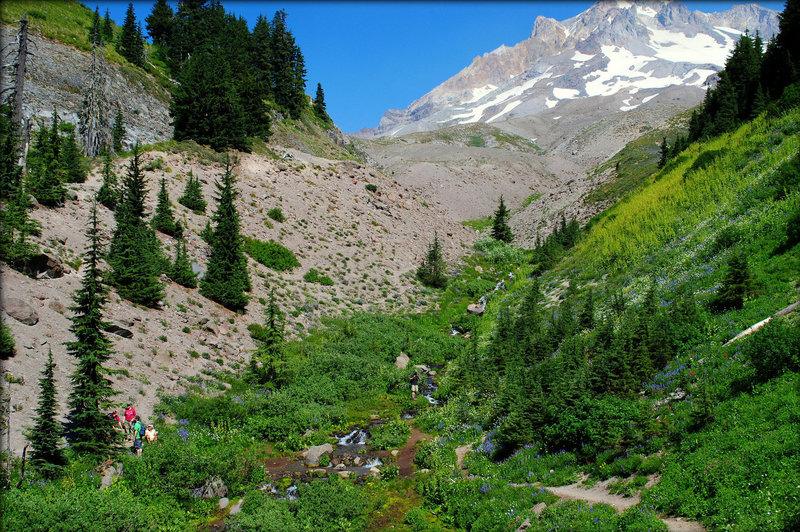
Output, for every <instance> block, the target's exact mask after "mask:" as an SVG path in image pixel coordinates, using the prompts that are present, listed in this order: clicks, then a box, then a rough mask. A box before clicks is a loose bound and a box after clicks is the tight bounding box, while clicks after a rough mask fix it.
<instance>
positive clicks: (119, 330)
mask: <svg viewBox="0 0 800 532" xmlns="http://www.w3.org/2000/svg"><path fill="white" fill-rule="evenodd" d="M103 330H104V331H106V332H108V333H111V334H116V335H117V336H121V337H122V338H133V332H131V331H129V330H128V329H125V328H124V327H120V326H119V325H117V324H116V323H109V324H108V326H107V327H106V328H105V329H103Z"/></svg>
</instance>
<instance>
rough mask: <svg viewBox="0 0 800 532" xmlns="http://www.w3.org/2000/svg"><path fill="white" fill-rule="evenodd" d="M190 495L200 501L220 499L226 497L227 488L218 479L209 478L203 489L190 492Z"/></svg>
mask: <svg viewBox="0 0 800 532" xmlns="http://www.w3.org/2000/svg"><path fill="white" fill-rule="evenodd" d="M192 495H194V496H195V497H197V498H200V499H220V498H222V497H225V496H227V495H228V488H227V487H225V483H224V482H222V479H221V478H219V477H211V478H210V479H208V481H207V482H206V483H205V484H203V487H201V488H197V489H196V490H193V491H192Z"/></svg>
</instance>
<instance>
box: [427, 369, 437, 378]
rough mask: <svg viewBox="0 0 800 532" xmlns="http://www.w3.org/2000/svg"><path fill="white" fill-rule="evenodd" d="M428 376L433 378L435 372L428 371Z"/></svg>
mask: <svg viewBox="0 0 800 532" xmlns="http://www.w3.org/2000/svg"><path fill="white" fill-rule="evenodd" d="M428 375H430V376H431V377H435V376H436V372H435V371H433V370H430V371H429V372H428Z"/></svg>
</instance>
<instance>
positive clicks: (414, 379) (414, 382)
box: [408, 371, 419, 401]
mask: <svg viewBox="0 0 800 532" xmlns="http://www.w3.org/2000/svg"><path fill="white" fill-rule="evenodd" d="M408 381H409V382H410V383H411V399H412V400H413V401H416V400H417V392H418V391H419V375H417V372H416V371H415V372H414V373H412V374H411V378H409V379H408Z"/></svg>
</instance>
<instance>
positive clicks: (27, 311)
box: [4, 297, 39, 325]
mask: <svg viewBox="0 0 800 532" xmlns="http://www.w3.org/2000/svg"><path fill="white" fill-rule="evenodd" d="M4 307H5V311H6V314H8V315H9V316H11V317H12V318H14V319H15V320H17V321H18V322H20V323H24V324H25V325H36V324H37V323H39V314H37V313H36V309H34V308H33V307H32V306H30V305H29V304H27V303H25V302H24V301H23V300H21V299H17V298H16V297H9V298H8V299H6V300H5V303H4Z"/></svg>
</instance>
